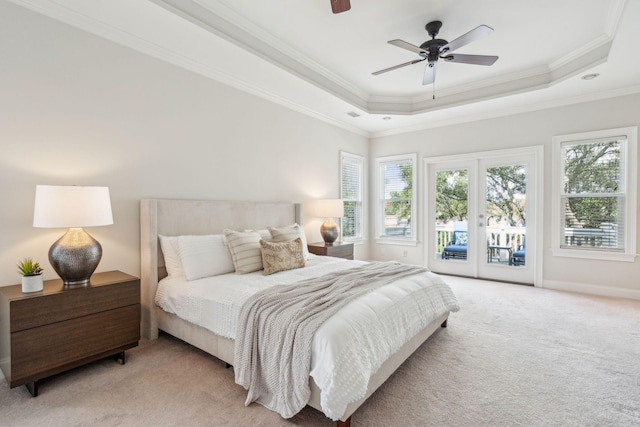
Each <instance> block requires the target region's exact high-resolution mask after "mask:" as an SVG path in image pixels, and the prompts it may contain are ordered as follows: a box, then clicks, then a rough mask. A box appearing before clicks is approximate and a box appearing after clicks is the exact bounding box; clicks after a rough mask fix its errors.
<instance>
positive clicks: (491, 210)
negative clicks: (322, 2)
mask: <svg viewBox="0 0 640 427" xmlns="http://www.w3.org/2000/svg"><path fill="white" fill-rule="evenodd" d="M486 179H487V182H486V194H487V198H486V201H485V223H484V225H485V227H484V228H485V230H486V240H487V264H493V265H506V266H523V265H525V255H526V241H525V226H526V206H527V194H526V192H527V171H526V167H525V166H524V165H510V166H497V167H491V168H487V175H486Z"/></svg>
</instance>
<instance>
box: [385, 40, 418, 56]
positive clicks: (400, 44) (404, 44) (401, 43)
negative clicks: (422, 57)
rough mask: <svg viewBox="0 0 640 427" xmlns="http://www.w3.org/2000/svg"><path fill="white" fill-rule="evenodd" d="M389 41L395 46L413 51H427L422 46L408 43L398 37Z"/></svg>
mask: <svg viewBox="0 0 640 427" xmlns="http://www.w3.org/2000/svg"><path fill="white" fill-rule="evenodd" d="M387 43H389V44H392V45H394V46H398V47H401V48H403V49H407V50H410V51H411V52H415V53H417V54H422V53H426V51H425V50H424V49H422V48H421V47H419V46H416V45H413V44H411V43H407V42H406V41H404V40H398V39H395V40H389V41H388V42H387Z"/></svg>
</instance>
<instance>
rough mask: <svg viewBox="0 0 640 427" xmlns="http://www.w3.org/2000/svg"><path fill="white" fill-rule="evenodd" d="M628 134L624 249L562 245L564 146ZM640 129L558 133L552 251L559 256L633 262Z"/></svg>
mask: <svg viewBox="0 0 640 427" xmlns="http://www.w3.org/2000/svg"><path fill="white" fill-rule="evenodd" d="M621 135H624V136H626V141H625V142H624V143H623V147H622V150H621V151H622V158H621V163H620V169H621V173H622V174H621V180H622V182H623V186H624V188H623V191H620V192H619V193H621V194H623V195H624V196H623V197H624V213H623V215H624V230H625V231H624V236H623V242H624V243H623V244H624V249H623V250H620V249H618V248H615V249H614V248H611V249H609V248H602V247H599V248H592V247H584V248H579V249H578V248H575V247H563V246H562V238H563V229H564V224H563V221H564V215H563V214H562V209H563V206H564V205H563V200H564V198H565V197H566V196H565V194H564V190H563V177H564V159H563V155H562V149H563V146H564V145H566V144H568V143H572V144H580V143H584V144H588V143H589V142H592V143H596V142H599V141H603V140H607V139H610V138H613V137H616V136H621ZM637 144H638V128H637V127H635V126H632V127H625V128H615V129H605V130H598V131H592V132H581V133H574V134H567V135H558V136H554V137H553V138H552V148H553V149H552V156H553V158H552V160H553V163H552V164H553V166H552V167H553V171H552V211H551V212H552V221H551V222H552V235H551V253H552V254H553V255H554V256H558V257H568V258H582V259H596V260H608V261H625V262H634V261H635V258H636V204H637V194H636V193H637V162H638V148H637Z"/></svg>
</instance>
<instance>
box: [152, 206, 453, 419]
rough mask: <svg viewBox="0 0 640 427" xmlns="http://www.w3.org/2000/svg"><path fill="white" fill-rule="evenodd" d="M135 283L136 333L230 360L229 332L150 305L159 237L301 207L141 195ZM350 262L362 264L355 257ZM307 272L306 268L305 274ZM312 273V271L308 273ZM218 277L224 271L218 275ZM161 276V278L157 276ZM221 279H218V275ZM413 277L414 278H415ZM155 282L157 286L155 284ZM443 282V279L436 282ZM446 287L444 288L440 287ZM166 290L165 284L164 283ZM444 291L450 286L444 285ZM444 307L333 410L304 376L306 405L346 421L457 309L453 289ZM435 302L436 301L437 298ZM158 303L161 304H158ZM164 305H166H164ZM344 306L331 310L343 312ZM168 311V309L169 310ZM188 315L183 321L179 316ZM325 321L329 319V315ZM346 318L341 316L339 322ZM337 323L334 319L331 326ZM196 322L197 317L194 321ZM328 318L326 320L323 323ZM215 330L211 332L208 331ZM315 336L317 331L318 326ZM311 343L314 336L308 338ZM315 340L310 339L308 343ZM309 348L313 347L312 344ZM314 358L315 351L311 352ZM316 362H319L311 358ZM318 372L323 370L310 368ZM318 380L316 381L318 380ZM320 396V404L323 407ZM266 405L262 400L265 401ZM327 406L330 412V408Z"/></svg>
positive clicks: (161, 262)
mask: <svg viewBox="0 0 640 427" xmlns="http://www.w3.org/2000/svg"><path fill="white" fill-rule="evenodd" d="M140 218H141V283H142V310H143V311H142V334H143V336H144V337H146V338H148V339H151V340H153V339H156V338H157V337H158V333H159V331H164V332H166V333H168V334H170V335H173V336H175V337H177V338H179V339H181V340H183V341H185V342H187V343H189V344H191V345H193V346H195V347H197V348H199V349H201V350H204V351H206V352H208V353H210V354H212V355H213V356H215V357H217V358H219V359H220V360H222V361H224V362H226V363H228V364H230V365H233V364H234V363H235V361H234V344H235V343H234V339H233V338H234V337H233V334H232V333H231V332H229V333H226V332H225V330H224V328H223V329H221V330H218V329H215V327H209V326H208V325H204V326H200V325H198V324H196V323H198V322H197V321H195V320H194V319H191V318H189V315H186V316H185V315H184V314H182V313H180V315H178V314H177V311H176V310H171V309H170V304H169V303H167V304H169V305H166V307H165V309H166V310H163V309H162V308H160V307H159V306H158V305H157V304H156V297H157V294H158V292H159V289H160V294H165V293H167V292H169V291H166V290H163V289H167V286H170V282H171V280H170V279H171V277H168V278H167V277H166V276H167V268H166V265H165V259H164V256H163V251H162V250H161V244H160V236H193V235H194V236H200V235H212V234H214V235H218V234H221V233H223V231H224V230H264V229H266V228H267V227H269V226H271V227H287V226H290V225H291V224H295V223H297V224H302V223H303V218H302V214H301V207H300V205H298V204H292V203H271V202H241V201H207V200H161V199H146V200H142V201H141V205H140ZM343 262H345V263H348V262H352V261H345V260H337V259H331V257H315V258H314V257H313V256H312V255H311V256H309V257H308V262H307V265H306V266H305V267H304V268H303V269H299V271H295V272H294V271H292V270H291V271H283V272H279V273H275V274H273V275H271V276H267V277H270V278H271V277H273V278H274V279H273V280H275V282H278V283H280V282H282V283H284V282H292V281H293V278H294V277H296V275H299V274H303V275H304V274H307V271H312V270H314V269H315V270H317V271H319V272H326V271H340V270H341V269H343V268H347V267H348V266H347V265H346V264H342V263H343ZM355 264H356V265H360V264H363V263H362V262H360V263H358V262H355ZM309 274H311V273H309ZM314 274H315V273H314ZM422 274H425V275H429V277H430V278H432V279H433V280H434V281H436V282H441V279H439V278H437V276H435V275H433V274H432V273H430V272H426V273H422ZM259 275H260V273H251V274H247V275H237V274H230V275H228V277H227V278H226V279H225V280H227V279H228V280H231V281H232V282H234V281H235V282H234V283H240V282H242V281H243V280H244V279H245V278H246V280H247V281H249V280H254V281H256V282H255V283H261V282H257V281H258V280H260V279H259V278H258V276H259ZM222 276H223V278H224V276H227V275H222ZM162 279H164V280H162ZM200 280H202V281H206V280H219V279H218V278H217V277H214V278H213V279H212V278H206V277H205V278H202V279H198V280H195V281H194V282H193V283H200ZM220 280H221V279H220ZM416 280H417V279H416ZM159 283H160V287H159ZM438 286H444V287H446V285H444V283H442V284H438ZM446 288H447V289H448V287H446ZM169 289H170V288H169ZM448 292H450V290H448ZM447 298H448V299H449V301H448V302H447V304H448V305H447V309H446V310H443V309H440V311H442V312H439V313H438V314H437V315H434V316H433V318H428V319H426V320H424V319H423V323H425V325H421V326H420V327H419V329H418V330H417V331H416V333H415V334H414V333H413V332H412V333H411V336H410V337H407V338H406V340H404V341H403V343H402V344H401V345H399V346H398V347H397V348H395V347H394V348H392V349H391V351H392V353H391V354H389V356H388V357H386V356H385V359H384V360H382V361H381V362H380V363H379V365H376V366H374V368H375V371H373V372H371V375H368V381H366V384H365V385H364V388H365V389H364V390H363V391H362V393H361V395H358V396H357V398H349V401H348V404H345V405H344V408H342V407H341V408H340V409H339V410H338V413H336V412H335V411H333V409H328V408H327V407H326V406H327V391H326V390H324V392H323V390H322V389H321V388H320V387H319V386H318V385H317V384H316V381H314V378H316V380H318V377H317V376H316V377H314V378H309V387H310V389H311V394H310V397H309V400H308V402H307V404H308V405H309V406H311V407H313V408H315V409H318V410H320V411H322V412H324V413H325V414H330V415H327V416H329V418H331V419H334V420H336V421H337V424H338V425H349V424H350V417H351V415H352V414H353V413H354V412H355V411H356V410H357V409H358V407H360V405H361V404H362V403H363V402H364V401H365V400H366V399H367V398H368V397H369V396H370V395H371V394H372V393H373V392H374V391H375V390H376V389H377V388H378V387H379V386H380V385H382V384H383V383H384V381H385V380H386V379H387V378H388V377H389V376H390V375H391V374H392V373H393V372H394V371H395V370H396V369H397V368H398V367H399V366H400V365H401V364H402V362H404V361H405V360H406V359H407V358H408V357H409V356H410V355H411V354H412V353H413V352H414V351H415V350H416V349H417V348H418V347H419V346H420V345H421V344H422V343H423V342H424V341H425V340H426V339H427V338H428V337H429V336H431V335H432V334H433V333H434V332H435V331H436V330H437V329H438V328H440V327H441V326H442V327H445V326H446V323H447V319H448V316H449V313H450V311H455V310H457V302H456V301H455V297H453V294H450V296H446V298H445V299H447ZM439 304H441V303H439ZM161 305H162V304H161ZM167 307H169V308H167ZM348 307H350V306H347V307H345V310H343V311H341V312H338V313H336V314H335V315H334V317H335V318H337V317H338V316H339V315H342V316H345V313H343V312H345V311H346V310H347V308H348ZM172 311H173V312H172ZM185 319H188V320H185ZM331 320H335V319H334V318H332V319H331ZM344 321H346V320H345V318H343V319H341V320H340V322H344ZM340 322H338V321H334V322H333V323H332V324H333V325H336V324H339V323H340ZM200 323H201V324H202V322H200ZM327 323H331V322H327ZM214 330H215V331H217V333H215V332H213V331H214ZM316 335H318V336H320V335H321V331H320V330H318V332H317V334H316ZM314 342H315V341H314ZM314 345H315V344H314ZM314 348H315V347H314ZM314 357H315V356H314ZM317 363H318V364H321V363H322V362H320V361H319V359H318V361H317ZM315 370H319V371H323V370H325V369H323V368H322V366H321V369H315ZM319 382H320V383H323V381H322V380H320V381H319ZM323 401H324V405H325V407H324V408H323ZM265 406H266V405H265ZM332 411H333V412H332Z"/></svg>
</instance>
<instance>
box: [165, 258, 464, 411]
mask: <svg viewBox="0 0 640 427" xmlns="http://www.w3.org/2000/svg"><path fill="white" fill-rule="evenodd" d="M361 264H363V262H360V261H346V260H343V259H339V258H331V257H316V256H312V258H311V259H310V260H309V261H308V262H307V266H306V267H305V268H301V269H296V270H290V271H284V272H280V273H276V274H273V275H270V276H263V275H262V272H255V273H251V274H245V275H236V274H225V275H221V276H214V277H208V278H204V279H199V280H194V281H191V282H186V281H185V280H184V279H169V278H166V279H163V280H162V281H160V283H159V285H158V291H157V294H156V304H157V305H158V306H159V307H161V308H162V309H163V310H165V311H167V312H170V313H173V314H176V315H177V316H179V317H181V318H183V319H185V320H187V321H189V322H192V323H195V324H197V325H200V326H202V327H204V328H206V329H208V330H210V331H212V332H214V333H216V334H218V335H221V336H224V337H227V338H231V339H234V338H235V330H236V322H237V318H238V313H239V312H240V307H241V306H242V304H243V303H244V301H245V300H246V299H247V298H248V297H249V296H250V295H252V294H253V293H255V292H257V291H259V290H261V289H264V288H266V287H270V286H274V285H279V284H290V283H295V282H297V281H300V280H302V279H306V278H309V277H316V276H319V275H321V274H325V273H328V272H332V271H339V270H344V269H347V268H351V267H353V266H356V265H361ZM457 310H458V303H457V301H456V299H455V296H454V295H453V293H452V292H451V290H450V288H449V287H448V286H447V285H446V284H445V283H444V282H443V281H442V279H440V277H438V276H437V275H435V274H433V273H430V272H426V273H422V274H418V275H414V276H410V277H407V278H405V279H402V280H400V281H398V282H396V283H394V284H393V285H387V286H383V287H382V288H380V289H378V290H376V291H374V292H371V293H370V294H368V295H366V296H364V297H363V298H360V299H358V300H356V301H353V302H351V303H349V304H348V305H347V306H345V307H344V308H343V309H342V310H341V311H339V312H338V313H337V314H336V315H335V316H333V317H332V318H330V319H329V320H328V321H327V322H325V323H324V324H323V325H322V326H321V327H320V329H319V330H318V331H317V333H316V335H315V337H314V340H313V348H312V352H311V376H312V377H313V379H314V381H315V382H316V384H317V385H318V387H319V388H320V390H321V404H322V409H323V412H324V413H325V415H327V416H328V417H329V418H331V419H333V420H337V419H339V418H341V417H342V415H343V414H344V412H345V409H346V407H347V406H348V405H349V403H351V402H353V401H356V400H358V399H360V398H362V397H363V396H364V394H365V393H366V389H367V383H368V380H369V377H370V376H371V375H372V374H373V373H375V372H376V371H377V370H378V368H379V367H380V366H381V365H382V363H383V362H384V361H385V360H386V359H387V358H388V357H389V356H391V355H392V354H393V353H395V352H396V351H397V350H398V349H399V348H400V347H402V345H403V344H404V343H405V342H407V341H408V340H410V339H411V338H412V337H413V336H415V335H416V334H417V333H418V332H419V331H420V330H422V329H423V328H424V327H425V326H426V325H427V324H429V323H430V322H431V321H432V320H434V319H435V318H436V317H438V316H440V315H442V314H444V313H446V312H448V311H457Z"/></svg>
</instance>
